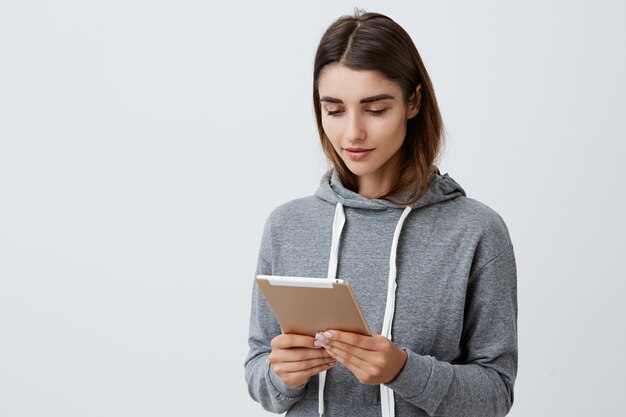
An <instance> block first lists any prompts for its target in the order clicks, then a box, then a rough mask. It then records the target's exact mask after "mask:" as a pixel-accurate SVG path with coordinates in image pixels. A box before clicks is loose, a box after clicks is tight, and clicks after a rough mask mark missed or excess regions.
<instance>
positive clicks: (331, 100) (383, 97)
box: [320, 94, 394, 103]
mask: <svg viewBox="0 0 626 417" xmlns="http://www.w3.org/2000/svg"><path fill="white" fill-rule="evenodd" d="M393 99H394V96H392V95H390V94H378V95H376V96H371V97H366V98H362V99H361V100H360V101H359V102H360V103H373V102H375V101H381V100H393ZM320 101H322V102H326V103H343V101H342V100H340V99H338V98H335V97H329V96H324V97H322V98H320Z"/></svg>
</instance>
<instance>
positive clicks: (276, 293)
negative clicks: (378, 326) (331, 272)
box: [256, 275, 371, 336]
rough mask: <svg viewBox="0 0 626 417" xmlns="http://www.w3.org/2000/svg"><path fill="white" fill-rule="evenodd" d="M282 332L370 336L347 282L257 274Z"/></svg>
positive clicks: (310, 334) (311, 334)
mask: <svg viewBox="0 0 626 417" xmlns="http://www.w3.org/2000/svg"><path fill="white" fill-rule="evenodd" d="M256 282H257V284H258V285H259V288H260V289H261V292H262V293H263V295H264V296H265V298H266V299H267V302H268V303H269V305H270V308H271V309H272V312H273V313H274V316H276V319H277V320H278V323H279V324H280V327H281V328H282V331H283V333H297V334H304V335H309V336H315V333H317V332H320V331H321V332H323V331H326V330H330V329H335V330H344V331H348V332H353V333H360V334H364V335H371V332H370V330H369V327H368V326H367V322H366V321H365V318H364V317H363V313H362V312H361V308H360V307H359V305H358V303H357V301H356V298H354V294H353V293H352V290H351V289H350V285H349V284H348V282H347V281H344V280H341V279H328V278H302V277H282V276H272V275H257V277H256Z"/></svg>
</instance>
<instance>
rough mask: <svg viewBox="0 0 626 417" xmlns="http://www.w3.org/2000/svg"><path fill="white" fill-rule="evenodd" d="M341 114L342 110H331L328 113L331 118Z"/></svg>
mask: <svg viewBox="0 0 626 417" xmlns="http://www.w3.org/2000/svg"><path fill="white" fill-rule="evenodd" d="M339 113H341V110H329V111H328V115H329V116H336V115H338V114H339Z"/></svg>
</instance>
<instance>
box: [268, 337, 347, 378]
mask: <svg viewBox="0 0 626 417" xmlns="http://www.w3.org/2000/svg"><path fill="white" fill-rule="evenodd" d="M314 342H315V339H314V338H313V337H311V336H304V335H299V334H281V335H280V336H276V337H275V338H273V339H272V352H271V353H270V355H269V361H270V363H271V364H272V367H273V368H274V372H275V373H276V375H278V377H279V378H280V379H281V381H283V382H284V383H285V384H287V385H289V386H290V387H298V386H300V385H303V384H305V383H306V382H307V381H308V380H309V378H310V377H312V376H313V375H317V374H319V373H320V372H322V371H326V370H328V369H330V368H332V367H333V366H335V362H336V361H335V360H334V359H333V358H332V357H331V356H330V354H329V353H328V352H326V350H324V349H322V348H321V347H319V346H315V344H314Z"/></svg>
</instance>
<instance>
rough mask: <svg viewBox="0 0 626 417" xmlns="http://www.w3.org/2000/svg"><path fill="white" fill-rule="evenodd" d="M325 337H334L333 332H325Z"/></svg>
mask: <svg viewBox="0 0 626 417" xmlns="http://www.w3.org/2000/svg"><path fill="white" fill-rule="evenodd" d="M324 337H326V338H328V339H332V338H333V334H332V333H331V332H324Z"/></svg>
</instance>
